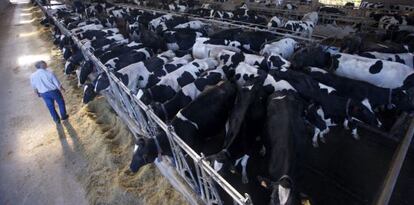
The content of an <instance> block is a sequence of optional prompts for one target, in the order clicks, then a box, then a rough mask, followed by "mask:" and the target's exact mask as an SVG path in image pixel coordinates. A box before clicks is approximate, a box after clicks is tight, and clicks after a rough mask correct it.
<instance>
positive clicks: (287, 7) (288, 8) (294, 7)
mask: <svg viewBox="0 0 414 205" xmlns="http://www.w3.org/2000/svg"><path fill="white" fill-rule="evenodd" d="M283 9H286V10H296V9H298V6H296V5H295V4H291V3H287V4H285V5H284V6H283Z"/></svg>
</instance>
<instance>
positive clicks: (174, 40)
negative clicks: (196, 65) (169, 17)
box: [163, 28, 203, 51]
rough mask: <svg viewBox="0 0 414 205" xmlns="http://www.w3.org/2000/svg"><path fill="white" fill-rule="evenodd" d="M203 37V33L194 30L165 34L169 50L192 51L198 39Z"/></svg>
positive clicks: (167, 32) (181, 30) (185, 29)
mask: <svg viewBox="0 0 414 205" xmlns="http://www.w3.org/2000/svg"><path fill="white" fill-rule="evenodd" d="M201 36H203V34H202V33H200V32H196V31H194V30H192V29H188V28H183V29H178V30H175V31H166V32H165V33H164V34H163V37H164V39H165V43H166V44H167V48H168V49H169V50H174V51H176V50H190V49H191V48H192V47H193V45H194V43H195V41H196V39H197V38H198V37H201Z"/></svg>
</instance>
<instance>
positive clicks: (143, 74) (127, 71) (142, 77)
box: [116, 51, 175, 93]
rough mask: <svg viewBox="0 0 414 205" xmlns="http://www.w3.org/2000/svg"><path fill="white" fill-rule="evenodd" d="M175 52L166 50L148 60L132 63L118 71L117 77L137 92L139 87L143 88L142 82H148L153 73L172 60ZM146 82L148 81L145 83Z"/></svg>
mask: <svg viewBox="0 0 414 205" xmlns="http://www.w3.org/2000/svg"><path fill="white" fill-rule="evenodd" d="M173 57H175V54H174V52H173V51H166V52H164V53H161V54H159V55H157V56H154V57H151V58H149V59H148V60H145V61H140V62H137V63H133V64H130V65H128V66H125V67H123V68H121V69H120V70H118V71H116V74H117V77H119V78H120V79H121V80H122V82H123V83H124V84H125V85H126V86H127V87H128V88H129V89H130V90H131V91H132V92H133V93H135V92H136V91H137V89H138V88H142V87H144V86H142V83H141V82H147V81H148V77H149V75H150V74H151V73H153V72H157V71H158V70H160V69H162V66H163V65H164V64H166V63H167V62H168V61H170V60H171V59H172V58H173ZM145 84H146V83H145Z"/></svg>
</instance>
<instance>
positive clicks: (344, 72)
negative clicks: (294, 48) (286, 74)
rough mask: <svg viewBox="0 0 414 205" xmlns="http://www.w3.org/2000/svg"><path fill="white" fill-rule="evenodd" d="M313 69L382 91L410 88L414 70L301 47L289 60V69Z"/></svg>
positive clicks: (395, 64) (363, 58)
mask: <svg viewBox="0 0 414 205" xmlns="http://www.w3.org/2000/svg"><path fill="white" fill-rule="evenodd" d="M306 66H313V67H318V68H322V69H326V70H329V71H332V72H333V73H335V74H336V75H338V76H342V77H346V78H350V79H354V80H360V81H364V82H367V83H371V84H373V85H375V86H378V87H382V88H389V89H394V88H404V89H409V88H411V87H412V86H413V85H414V84H413V80H414V79H413V78H414V75H413V72H414V71H413V69H412V68H411V67H409V66H406V65H403V64H400V63H396V62H391V61H386V60H378V59H370V58H365V57H361V56H354V55H350V54H345V53H339V54H334V55H330V54H329V53H327V52H325V51H323V50H322V48H320V47H308V48H303V49H301V50H299V51H298V52H296V53H295V54H294V55H293V57H292V67H294V68H299V69H300V68H303V67H306Z"/></svg>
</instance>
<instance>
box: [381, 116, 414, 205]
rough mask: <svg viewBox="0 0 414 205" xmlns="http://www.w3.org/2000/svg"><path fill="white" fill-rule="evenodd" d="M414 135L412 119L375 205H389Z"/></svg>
mask: <svg viewBox="0 0 414 205" xmlns="http://www.w3.org/2000/svg"><path fill="white" fill-rule="evenodd" d="M413 135H414V118H411V122H410V127H409V128H408V130H407V132H406V134H405V136H404V139H403V140H402V141H401V143H400V145H398V148H397V150H396V151H395V153H394V156H393V159H392V161H391V166H390V169H389V170H388V173H387V176H386V177H385V179H384V182H383V184H382V186H381V190H380V192H379V193H378V195H377V197H376V199H375V201H374V203H373V205H388V203H389V201H390V199H391V196H392V193H393V191H394V187H395V184H396V183H397V180H398V176H399V175H400V171H401V168H402V165H403V163H404V160H405V157H406V156H407V152H408V149H409V148H410V144H411V141H412V139H413Z"/></svg>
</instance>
